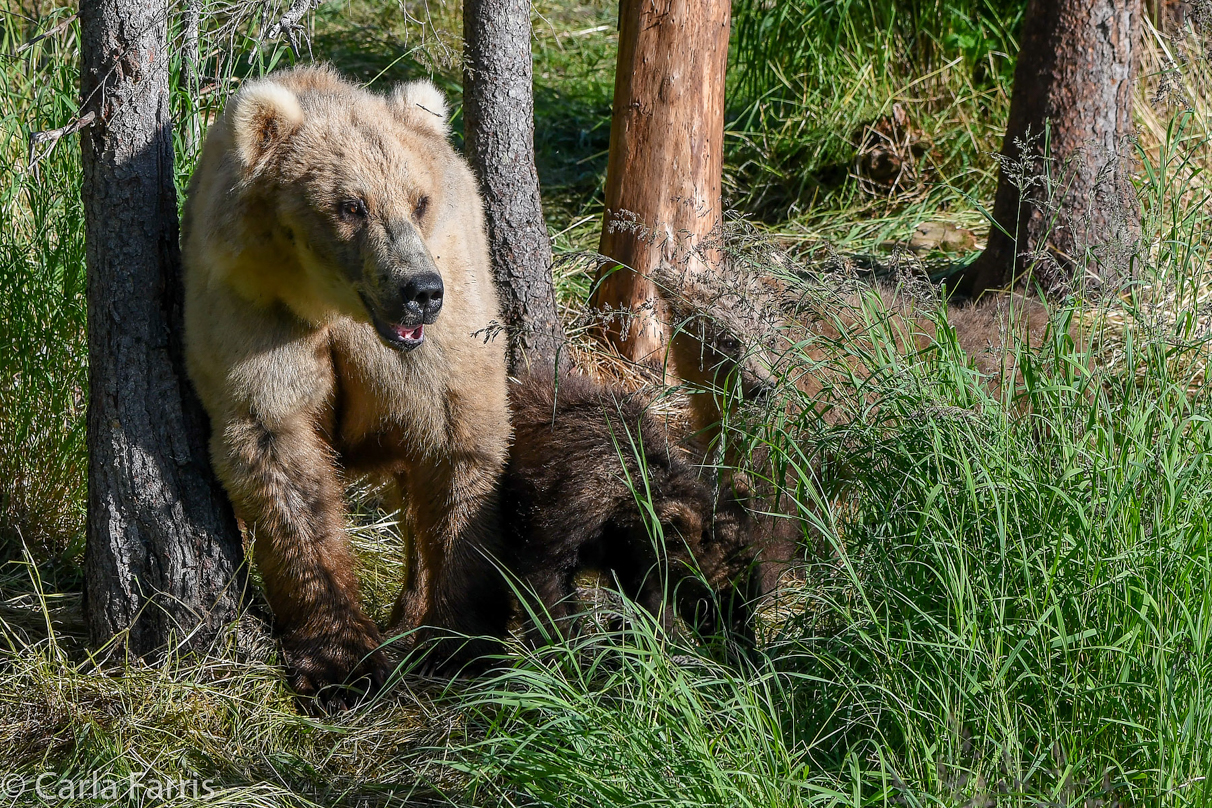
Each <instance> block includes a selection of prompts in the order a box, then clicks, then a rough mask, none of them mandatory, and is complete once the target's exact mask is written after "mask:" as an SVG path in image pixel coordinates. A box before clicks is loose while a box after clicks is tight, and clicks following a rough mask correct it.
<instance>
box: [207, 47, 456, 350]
mask: <svg viewBox="0 0 1212 808" xmlns="http://www.w3.org/2000/svg"><path fill="white" fill-rule="evenodd" d="M226 121H227V125H228V126H229V127H230V141H229V142H230V144H231V145H230V150H229V155H230V156H231V157H232V158H233V159H234V160H235V161H236V162H237V166H236V167H235V168H236V174H237V176H238V177H239V186H238V187H239V190H240V192H241V193H242V194H243V196H244V198H245V200H248V204H255V205H258V206H260V207H261V208H262V209H263V211H264V213H265V214H266V215H265V217H264V218H263V220H264V221H268V222H269V223H270V224H269V227H270V229H271V232H270V233H268V234H267V235H266V236H265V240H267V241H268V242H270V243H272V245H273V249H274V250H276V251H277V254H280V255H282V256H283V261H284V262H292V263H291V266H292V267H296V268H297V270H298V272H299V273H301V274H299V275H298V276H295V277H296V281H295V283H294V284H292V285H293V286H295V288H293V289H291V290H290V292H289V294H285V295H283V299H284V300H286V301H287V304H288V305H290V306H291V307H292V308H293V309H295V310H296V313H298V314H300V315H301V316H302V317H304V318H305V319H318V318H322V317H323V315H324V313H325V312H332V311H335V312H338V313H340V314H344V315H347V316H350V317H353V318H354V319H357V320H361V321H363V322H366V321H369V322H370V323H372V324H373V325H374V328H375V330H376V331H377V332H378V334H379V336H380V338H381V339H382V340H383V341H384V342H385V343H386V344H387V345H389V346H391V347H392V348H395V349H397V350H400V351H410V350H412V349H414V348H416V347H418V346H419V345H421V344H422V342H423V341H424V338H425V326H426V325H429V324H431V323H433V322H434V321H435V320H436V319H437V317H438V314H439V312H441V310H442V300H443V295H444V293H445V291H446V290H445V287H444V284H443V278H442V273H441V272H440V270H439V264H438V262H436V261H435V258H434V256H433V255H432V254H431V252H430V247H429V245H430V244H431V243H433V241H432V238H433V237H434V234H435V231H437V230H439V229H440V228H442V227H443V218H444V216H445V215H446V214H447V212H448V211H449V210H450V209H451V207H452V206H454V205H459V204H466V200H461V199H445V198H443V197H444V196H451V197H454V196H456V194H444V189H445V188H447V187H448V186H449V185H450V183H449V182H448V181H447V180H448V172H449V171H450V170H451V165H452V163H455V162H457V160H452V158H453V154H454V153H453V151H452V150H451V149H450V146H449V145H448V144H447V142H446V135H447V124H446V102H445V99H444V97H443V96H442V94H441V92H439V91H438V90H437V88H435V87H434V86H433V85H432V84H431V83H429V82H428V81H417V82H411V83H408V84H401V85H398V86H397V87H396V88H395V90H394V91H393V92H392V93H391V94H390V95H388V96H386V97H384V96H379V95H375V94H372V93H369V92H366V91H365V90H362V89H361V88H358V87H355V86H353V85H351V84H349V83H347V82H345V81H343V80H342V79H340V78H339V77H338V76H337V75H336V73H334V72H333V71H331V70H327V69H323V68H319V69H317V68H308V69H303V70H295V71H290V72H287V73H285V74H281V75H278V76H271V77H269V78H267V79H263V80H260V81H256V82H252V83H250V84H249V85H247V86H245V87H244V88H243V89H241V91H240V92H239V93H238V94H237V95H236V96H235V97H234V99H233V100H232V102H231V103H230V105H229V107H228V111H227V115H226ZM476 204H478V201H477V202H476ZM447 226H449V223H448V224H447ZM287 277H291V276H287ZM317 312H318V313H319V314H318V315H317Z"/></svg>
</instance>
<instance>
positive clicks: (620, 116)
mask: <svg viewBox="0 0 1212 808" xmlns="http://www.w3.org/2000/svg"><path fill="white" fill-rule="evenodd" d="M730 23H731V4H730V3H729V2H728V0H622V3H621V5H620V10H619V56H618V65H617V67H616V71H615V85H614V114H613V119H612V121H611V126H610V157H609V159H608V162H607V168H606V213H605V216H604V220H603V222H602V238H601V244H600V246H599V251H600V252H601V253H602V255H604V256H606V257H607V258H609V259H611V260H610V261H607V262H605V263H604V264H603V265H602V267H601V268H600V269H599V271H598V277H597V286H596V289H595V291H594V295H593V298H592V301H591V303H592V305H593V306H595V307H596V308H598V309H599V310H601V311H604V312H608V313H609V312H618V311H620V310H622V311H626V312H630V314H629V315H628V316H621V317H620V316H614V317H608V318H607V320H606V327H605V337H606V339H607V341H608V342H610V343H612V344H613V345H615V346H616V347H617V348H618V349H619V351H620V352H621V353H622V354H623V355H624V356H626V357H628V358H629V359H631V360H633V361H643V362H648V363H650V364H659V363H660V361H661V358H662V357H663V347H664V344H665V340H666V335H665V331H664V328H663V325H662V322H663V320H664V315H663V312H662V311H661V310H660V308H659V306H660V305H661V304H660V301H659V298H658V297H657V294H656V289H655V288H654V287H653V284H652V282H651V281H650V280H648V276H649V274H650V272H651V271H652V270H653V268H654V267H656V266H658V265H659V264H661V263H662V262H666V263H669V264H674V265H677V266H678V268H679V271H681V270H683V269H684V270H685V271H688V272H690V273H695V272H700V271H704V270H706V267H705V266H704V265H703V263H704V262H703V260H702V258H703V256H702V255H701V253H700V252H699V248H700V245H701V244H702V242H703V241H704V240H705V239H707V238H708V236H709V235H710V234H711V233H712V231H713V229H715V228H716V227H717V226H718V225H719V223H720V221H721V217H722V205H723V203H722V200H721V187H720V186H721V173H722V170H723V163H724V74H725V71H726V69H727V66H728V30H729V25H730Z"/></svg>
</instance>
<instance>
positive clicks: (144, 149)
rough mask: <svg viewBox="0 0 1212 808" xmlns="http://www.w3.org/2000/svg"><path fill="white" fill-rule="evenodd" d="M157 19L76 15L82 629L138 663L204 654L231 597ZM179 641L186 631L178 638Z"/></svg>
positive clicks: (237, 575)
mask: <svg viewBox="0 0 1212 808" xmlns="http://www.w3.org/2000/svg"><path fill="white" fill-rule="evenodd" d="M168 16H169V15H168V8H167V7H166V5H164V4H163V2H148V0H85V1H84V2H82V3H81V8H80V21H81V31H82V41H81V60H82V63H81V71H80V74H81V82H80V84H81V87H80V90H81V94H82V96H83V99H84V106H85V109H86V110H91V111H95V112H96V114H97V118H96V122H95V123H94V124H93V125H92V127H91V128H89V129H87V130H85V132H84V133H83V136H82V150H83V165H84V183H83V191H82V193H83V197H84V210H85V228H86V229H85V234H86V260H87V263H88V346H89V402H88V444H89V468H88V535H87V539H88V544H87V548H86V550H85V557H84V574H85V592H86V596H87V600H86V619H87V621H88V624H89V629H90V631H91V633H92V637H93V641H94V642H97V643H100V642H104V641H107V640H109V639H110V638H111V637H113V636H114V635H115V634H117V633H119V632H122V631H124V630H128V629H129V634H128V635H126V637H125V638H124V644H125V647H126V648H127V649H128V650H129V651H130V652H132V653H135V654H140V655H142V654H147V653H151V652H154V651H156V650H158V649H160V648H163V647H164V645H165V643H166V642H168V641H170V639H174V638H175V640H176V641H177V642H180V641H181V640H183V639H185V638H186V637H187V636H189V641H190V646H191V647H197V646H199V645H202V644H205V643H207V642H209V641H210V640H211V639H213V637H214V636H215V634H216V632H218V631H219V630H220V628H221V627H222V626H224V625H225V624H227V623H228V621H230V620H231V619H232V618H233V616H234V615H235V614H236V611H237V608H238V606H239V604H240V602H241V600H242V596H243V591H244V582H245V577H244V568H243V565H242V562H243V550H242V546H241V542H240V536H239V531H238V529H237V527H236V522H235V517H234V516H233V514H232V510H231V506H230V505H229V503H228V501H227V498H226V496H225V495H224V493H223V490H222V488H220V486H219V484H218V482H217V480H216V479H215V478H214V475H213V474H212V472H211V470H210V464H209V462H208V460H207V446H206V444H207V421H206V416H205V413H204V412H203V410H202V408H201V405H200V404H199V403H198V401H197V399H196V398H195V396H194V394H193V391H192V390H191V388H190V387H189V382H188V381H187V379H186V376H185V371H184V357H183V351H182V345H181V296H182V285H181V270H180V254H179V248H178V244H177V198H176V191H175V188H174V185H173V149H172V125H171V120H170V113H169V89H168V88H169V83H168V79H169V76H168V69H169V58H168V51H167V44H166V43H167V33H168V32H167V23H168ZM191 632H192V634H191Z"/></svg>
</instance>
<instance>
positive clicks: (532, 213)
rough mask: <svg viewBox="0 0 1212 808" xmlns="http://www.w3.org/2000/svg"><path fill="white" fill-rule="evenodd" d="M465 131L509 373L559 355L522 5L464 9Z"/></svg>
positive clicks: (478, 2)
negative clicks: (485, 227) (498, 298)
mask: <svg viewBox="0 0 1212 808" xmlns="http://www.w3.org/2000/svg"><path fill="white" fill-rule="evenodd" d="M463 39H464V58H463V65H464V66H463V129H464V134H465V141H466V143H465V149H464V150H465V152H466V155H467V159H468V160H469V161H470V162H471V165H472V167H473V168H474V169H475V172H476V175H477V176H478V177H479V180H480V191H481V193H482V194H483V196H484V209H485V213H486V215H487V219H488V240H489V246H490V250H491V252H492V268H493V273H494V275H495V277H496V280H497V290H498V292H499V294H500V296H501V309H502V314H503V315H504V317H505V326H506V329H507V331H508V336H509V367H510V371H511V372H517V371H518V370H520V369H522V368H524V367H526V366H527V365H528V364H530V363H534V362H536V361H541V362H542V363H544V364H548V365H551V364H553V363H554V362H555V361H556V359H557V358H558V357H559V356H561V349H562V347H563V345H564V327H563V325H562V324H561V322H560V317H559V313H558V312H557V311H556V303H555V290H554V288H553V286H552V277H551V242H550V240H549V239H548V237H547V225H546V223H545V222H544V220H543V207H542V203H541V199H540V196H539V175H538V171H537V170H536V169H535V162H534V90H533V87H532V83H533V79H532V75H533V69H534V66H533V62H532V59H531V51H530V2H529V0H467V2H465V3H464V4H463Z"/></svg>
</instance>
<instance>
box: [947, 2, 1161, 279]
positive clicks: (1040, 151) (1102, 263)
mask: <svg viewBox="0 0 1212 808" xmlns="http://www.w3.org/2000/svg"><path fill="white" fill-rule="evenodd" d="M1140 25H1141V0H1031V2H1030V3H1029V4H1028V6H1027V12H1026V16H1025V17H1024V19H1023V33H1022V47H1021V49H1020V52H1019V57H1018V63H1017V65H1016V67H1015V71H1014V94H1013V96H1012V97H1011V100H1010V119H1009V122H1008V124H1007V126H1006V139H1005V142H1004V143H1003V145H1002V156H1003V163H1002V169H1001V172H1000V176H999V178H998V186H997V196H996V198H995V199H994V204H993V218H994V220H995V221H996V222H997V223H998V225H1000V227H1001V228H1003V229H1004V230H1005V231H1006V232H1005V233H1003V232H1001V231H1000V230H999V229H998V227H997V226H994V227H993V228H992V229H991V231H990V234H989V242H988V246H987V248H986V249H985V252H984V253H982V254H981V256H980V257H979V258H978V259H977V260H976V261H975V262H974V263H973V265H972V266H971V267H970V268H969V269H968V271H967V273H966V274H965V278H964V279H963V281H962V282H961V283H960V287H959V288H960V290H961V291H963V292H967V293H968V294H971V295H979V294H980V293H982V292H984V291H986V290H988V289H995V288H1002V287H1006V286H1011V285H1014V284H1015V283H1018V282H1022V281H1024V280H1026V278H1027V277H1028V276H1031V277H1032V278H1034V279H1035V280H1036V281H1038V282H1039V283H1040V284H1041V285H1042V286H1043V288H1044V289H1045V290H1046V291H1052V292H1055V291H1061V290H1066V289H1068V288H1069V287H1070V286H1071V285H1072V284H1073V283H1074V282H1075V281H1080V280H1083V279H1084V280H1090V279H1095V280H1097V281H1098V282H1100V283H1114V282H1115V281H1117V280H1119V279H1120V278H1122V277H1123V276H1124V275H1126V273H1127V272H1128V270H1129V263H1130V260H1131V252H1132V245H1133V242H1134V241H1135V239H1136V237H1137V236H1138V235H1139V233H1140V208H1139V204H1138V202H1137V199H1136V196H1135V194H1134V192H1133V190H1132V185H1131V182H1130V180H1129V170H1128V165H1129V160H1130V152H1131V148H1132V147H1131V143H1130V142H1129V136H1130V135H1131V133H1132V92H1133V81H1134V78H1135V75H1136V69H1137V62H1138V59H1139V53H1138V46H1137V43H1138V40H1139V39H1140ZM1045 131H1046V135H1045ZM1028 132H1030V135H1031V138H1032V139H1031V140H1028ZM1024 144H1025V148H1024ZM1045 145H1046V146H1047V153H1046V154H1045Z"/></svg>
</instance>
